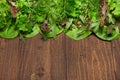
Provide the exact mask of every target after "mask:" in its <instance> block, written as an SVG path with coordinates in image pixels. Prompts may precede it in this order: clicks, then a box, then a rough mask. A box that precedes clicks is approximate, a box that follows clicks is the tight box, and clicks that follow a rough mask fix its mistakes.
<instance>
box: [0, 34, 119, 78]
mask: <svg viewBox="0 0 120 80" xmlns="http://www.w3.org/2000/svg"><path fill="white" fill-rule="evenodd" d="M119 48H120V40H115V41H112V42H106V41H102V40H100V39H98V38H96V37H95V36H90V37H88V38H87V39H84V40H80V41H74V40H71V39H69V38H68V37H66V36H64V35H60V36H58V38H57V39H56V40H52V39H51V40H48V41H42V40H41V38H40V36H36V37H34V38H32V39H27V40H26V41H25V43H23V42H22V41H21V40H19V38H16V39H12V40H5V39H0V80H120V50H119Z"/></svg>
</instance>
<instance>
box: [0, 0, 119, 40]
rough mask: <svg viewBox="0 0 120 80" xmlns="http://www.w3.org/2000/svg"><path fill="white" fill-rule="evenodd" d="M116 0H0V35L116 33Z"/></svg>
mask: <svg viewBox="0 0 120 80" xmlns="http://www.w3.org/2000/svg"><path fill="white" fill-rule="evenodd" d="M119 7H120V0H1V1H0V37H2V38H10V39H11V38H15V37H17V36H20V38H30V37H34V36H36V35H37V34H41V35H42V38H43V39H44V40H46V39H48V38H56V36H57V35H58V34H60V33H65V35H67V36H68V37H70V38H72V39H74V40H80V39H83V38H86V37H88V36H89V35H91V34H95V35H96V36H97V37H99V38H101V39H103V40H114V39H117V38H119V37H120V22H119V21H120V8H119Z"/></svg>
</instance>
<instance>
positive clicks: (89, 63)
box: [66, 36, 115, 80]
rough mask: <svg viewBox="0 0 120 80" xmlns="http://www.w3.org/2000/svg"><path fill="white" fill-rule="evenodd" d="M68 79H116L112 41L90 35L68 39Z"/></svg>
mask: <svg viewBox="0 0 120 80" xmlns="http://www.w3.org/2000/svg"><path fill="white" fill-rule="evenodd" d="M66 55H67V78H68V79H67V80H115V75H114V69H115V66H114V57H113V54H112V51H111V43H110V42H105V41H102V40H100V39H98V38H96V37H95V36H90V37H89V38H87V39H84V40H81V41H74V40H71V39H68V38H67V39H66Z"/></svg>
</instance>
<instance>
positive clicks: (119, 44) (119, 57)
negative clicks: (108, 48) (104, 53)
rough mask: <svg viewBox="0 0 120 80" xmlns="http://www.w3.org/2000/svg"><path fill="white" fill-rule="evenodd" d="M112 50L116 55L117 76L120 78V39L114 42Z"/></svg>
mask: <svg viewBox="0 0 120 80" xmlns="http://www.w3.org/2000/svg"><path fill="white" fill-rule="evenodd" d="M112 51H113V56H114V57H115V71H114V73H115V77H116V80H120V39H118V40H115V41H113V42H112Z"/></svg>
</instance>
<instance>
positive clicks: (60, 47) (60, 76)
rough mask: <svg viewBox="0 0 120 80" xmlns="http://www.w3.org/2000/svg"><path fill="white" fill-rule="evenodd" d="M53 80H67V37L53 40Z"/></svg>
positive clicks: (51, 51)
mask: <svg viewBox="0 0 120 80" xmlns="http://www.w3.org/2000/svg"><path fill="white" fill-rule="evenodd" d="M50 54H51V80H67V79H66V78H67V76H66V73H67V72H66V54H65V37H64V35H60V36H59V37H58V38H57V39H56V40H51V43H50Z"/></svg>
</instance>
